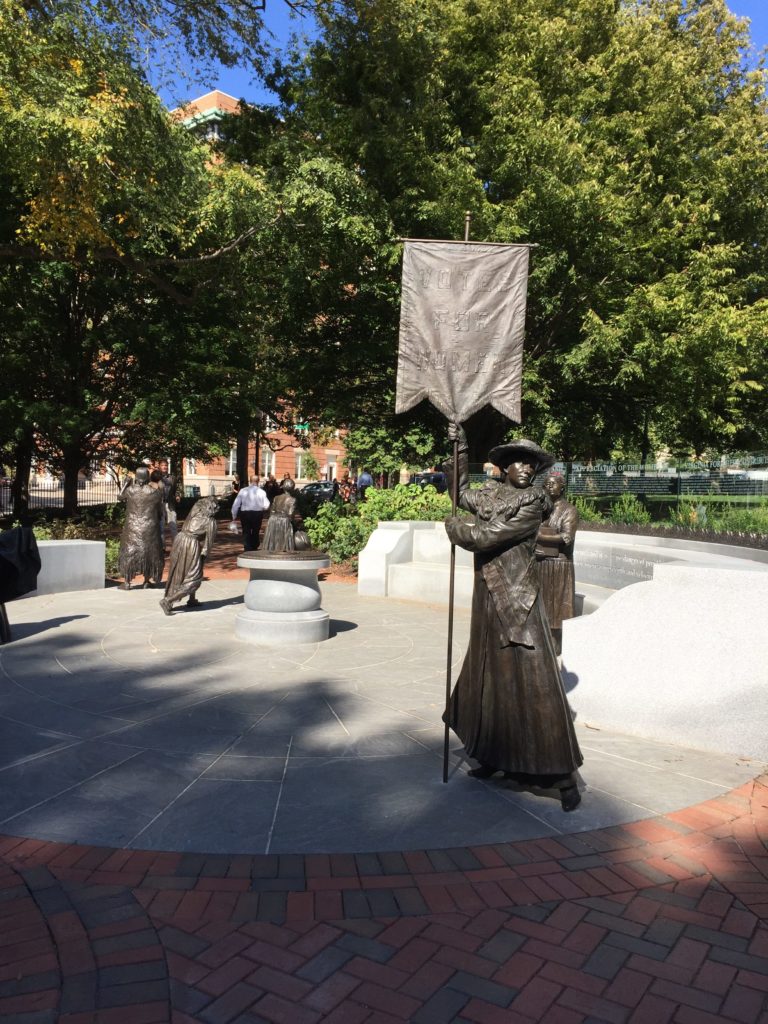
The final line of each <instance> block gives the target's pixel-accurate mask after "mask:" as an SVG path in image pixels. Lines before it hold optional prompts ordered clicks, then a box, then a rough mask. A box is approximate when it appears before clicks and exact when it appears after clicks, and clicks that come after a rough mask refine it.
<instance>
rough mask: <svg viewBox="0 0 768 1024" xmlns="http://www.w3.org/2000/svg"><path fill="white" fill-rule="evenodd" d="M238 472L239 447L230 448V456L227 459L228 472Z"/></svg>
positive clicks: (231, 473) (231, 474) (232, 473)
mask: <svg viewBox="0 0 768 1024" xmlns="http://www.w3.org/2000/svg"><path fill="white" fill-rule="evenodd" d="M236 472H237V448H230V449H229V458H228V459H227V474H228V475H229V476H234V474H235V473H236Z"/></svg>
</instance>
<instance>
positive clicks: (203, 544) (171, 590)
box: [160, 498, 219, 615]
mask: <svg viewBox="0 0 768 1024" xmlns="http://www.w3.org/2000/svg"><path fill="white" fill-rule="evenodd" d="M218 510H219V503H218V501H216V499H215V498H200V500H199V501H196V502H195V504H194V505H193V506H192V511H191V512H190V513H189V515H188V516H187V518H186V519H185V520H184V525H183V527H182V528H181V530H180V531H179V532H178V533H177V534H176V537H175V539H174V542H173V547H172V548H171V564H170V567H169V569H168V582H167V583H166V585H165V597H164V598H163V599H162V601H161V602H160V607H161V608H162V609H163V611H164V612H165V614H166V615H171V614H172V612H173V605H174V604H176V603H177V602H178V601H182V600H183V599H184V598H185V597H186V598H187V605H188V606H189V607H191V608H194V606H195V605H196V604H199V602H198V600H197V597H196V596H195V595H196V594H197V591H198V590H199V589H200V584H201V583H202V582H203V566H204V565H205V557H206V555H207V554H208V552H209V551H210V550H211V548H212V547H213V542H214V540H215V539H216V529H217V523H216V513H217V512H218Z"/></svg>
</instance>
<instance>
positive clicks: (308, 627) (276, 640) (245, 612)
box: [235, 551, 331, 647]
mask: <svg viewBox="0 0 768 1024" xmlns="http://www.w3.org/2000/svg"><path fill="white" fill-rule="evenodd" d="M237 564H238V566H240V567H241V568H243V569H248V570H249V572H250V574H251V579H250V582H249V583H248V586H247V587H246V588H245V607H244V608H243V609H242V611H240V612H239V613H238V615H237V618H236V619H235V636H236V637H237V638H238V639H239V640H245V641H247V642H248V643H251V644H268V645H270V646H272V647H282V646H283V645H293V644H315V643H319V642H320V641H321V640H327V639H328V625H329V621H330V616H329V615H328V612H324V611H323V609H322V608H321V607H320V603H321V595H320V585H319V584H318V582H317V570H318V569H327V568H328V567H329V565H330V564H331V560H330V558H329V557H328V555H326V554H325V553H324V552H322V551H296V552H288V551H283V552H274V551H265V552H261V551H246V552H245V554H242V555H240V557H239V558H238V560H237Z"/></svg>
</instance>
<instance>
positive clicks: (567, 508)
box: [536, 473, 579, 654]
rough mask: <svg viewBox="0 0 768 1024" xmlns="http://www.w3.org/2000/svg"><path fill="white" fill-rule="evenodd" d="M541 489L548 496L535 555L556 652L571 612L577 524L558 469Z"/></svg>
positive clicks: (573, 591) (573, 600)
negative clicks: (549, 503)
mask: <svg viewBox="0 0 768 1024" xmlns="http://www.w3.org/2000/svg"><path fill="white" fill-rule="evenodd" d="M544 490H545V491H546V492H547V494H548V495H549V497H550V498H551V500H552V503H553V508H552V512H551V513H550V515H549V517H548V518H547V519H545V520H544V522H543V523H542V524H541V528H540V529H539V537H538V541H537V543H536V557H537V559H538V560H539V575H540V577H541V596H542V598H543V601H544V610H545V611H546V613H547V619H548V620H549V625H550V628H551V630H552V636H553V639H554V642H555V650H556V651H557V653H558V654H559V653H560V648H561V645H562V633H563V619H572V618H573V616H574V614H575V613H574V602H575V599H576V577H575V574H574V571H573V544H574V540H575V539H576V530H577V529H578V527H579V513H578V511H577V509H576V506H575V505H572V504H571V503H570V501H566V500H565V498H564V497H563V491H564V490H565V480H564V479H563V477H562V475H561V474H560V473H550V474H549V475H548V476H547V479H546V480H545V481H544Z"/></svg>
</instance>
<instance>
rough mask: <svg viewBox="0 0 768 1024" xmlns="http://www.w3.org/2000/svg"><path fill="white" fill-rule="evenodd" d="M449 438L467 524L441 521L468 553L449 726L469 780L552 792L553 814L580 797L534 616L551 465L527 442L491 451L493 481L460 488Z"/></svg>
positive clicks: (542, 625)
mask: <svg viewBox="0 0 768 1024" xmlns="http://www.w3.org/2000/svg"><path fill="white" fill-rule="evenodd" d="M449 437H450V439H451V440H453V439H454V438H458V440H459V466H458V471H459V494H460V499H459V504H460V506H461V508H463V509H466V510H467V511H469V512H472V513H474V519H471V520H470V519H464V518H459V517H457V516H452V517H451V518H449V519H448V520H446V530H447V532H448V536H449V537H450V539H451V541H452V542H453V543H455V544H458V545H459V546H460V547H463V548H465V549H466V550H468V551H472V552H474V555H475V559H474V561H475V578H474V592H473V595H472V621H471V626H470V637H469V646H468V648H467V653H466V656H465V658H464V664H463V665H462V668H461V672H460V673H459V678H458V680H457V682H456V686H455V688H454V691H453V694H452V696H451V706H450V721H449V724H450V726H451V728H452V729H453V730H454V732H455V733H456V734H457V735H458V736H459V738H460V739H461V741H462V742H463V744H464V749H465V750H466V752H467V754H468V755H469V756H470V757H472V758H474V759H475V760H477V761H478V762H479V767H478V768H475V769H474V770H473V771H471V772H470V775H473V776H474V777H476V778H490V777H491V776H492V775H494V774H495V773H496V772H498V771H502V772H504V773H505V774H506V776H507V777H509V778H512V779H514V780H516V781H517V782H520V783H521V784H523V785H528V786H531V787H538V788H546V789H549V788H556V789H558V790H559V791H560V801H561V806H562V808H563V810H565V811H572V810H574V808H576V807H577V806H578V805H579V803H580V801H581V796H580V793H579V789H578V785H577V783H576V778H575V776H574V773H575V771H576V769H577V768H578V767H579V765H581V764H582V762H583V758H582V756H581V751H580V750H579V744H578V741H577V739H576V733H575V731H574V728H573V720H572V716H571V710H570V708H569V706H568V701H567V699H566V696H565V690H564V688H563V682H562V679H561V676H560V669H559V667H558V664H557V655H556V654H555V649H554V646H553V644H552V636H551V633H550V629H549V624H548V622H547V619H546V616H545V614H544V611H543V605H542V599H541V594H540V592H539V591H540V587H539V572H538V567H537V564H536V535H537V533H538V531H539V527H540V526H541V522H542V519H544V518H545V517H546V516H547V515H549V513H550V511H551V509H552V504H551V501H550V499H549V497H548V495H547V493H546V492H545V490H544V489H543V488H542V487H538V486H535V484H534V479H535V477H536V475H537V474H539V473H541V472H542V471H543V470H546V469H549V467H550V466H551V465H552V463H553V462H554V458H553V456H551V455H549V454H548V453H547V452H545V451H543V450H542V449H541V448H540V447H539V446H538V445H537V444H534V443H533V442H532V441H528V440H525V439H520V440H517V441H512V442H510V443H508V444H500V445H497V446H496V447H495V448H494V449H493V450H492V451H491V452H490V453H489V456H488V459H489V461H490V462H492V463H493V464H494V465H495V466H497V467H498V468H499V469H500V470H501V472H502V479H501V482H499V483H495V482H492V483H488V484H486V485H485V486H484V487H483V488H482V489H480V490H470V489H469V473H468V462H467V442H466V436H465V434H464V431H463V429H462V428H461V427H460V426H459V425H458V424H452V425H451V427H450V429H449Z"/></svg>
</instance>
